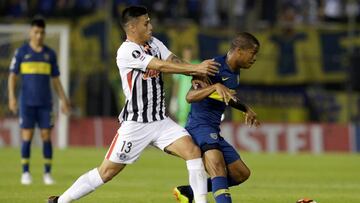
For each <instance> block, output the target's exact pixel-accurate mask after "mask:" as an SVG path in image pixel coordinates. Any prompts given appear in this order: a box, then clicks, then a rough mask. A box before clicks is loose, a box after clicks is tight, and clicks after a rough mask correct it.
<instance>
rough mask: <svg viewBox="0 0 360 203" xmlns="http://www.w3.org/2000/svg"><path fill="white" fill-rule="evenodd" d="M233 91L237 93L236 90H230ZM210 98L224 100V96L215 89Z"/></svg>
mask: <svg viewBox="0 0 360 203" xmlns="http://www.w3.org/2000/svg"><path fill="white" fill-rule="evenodd" d="M230 91H231V92H232V93H235V90H230ZM209 98H211V99H215V100H218V101H221V102H222V101H223V98H222V97H221V96H220V95H219V94H218V93H217V92H216V91H215V92H213V93H212V94H210V95H209Z"/></svg>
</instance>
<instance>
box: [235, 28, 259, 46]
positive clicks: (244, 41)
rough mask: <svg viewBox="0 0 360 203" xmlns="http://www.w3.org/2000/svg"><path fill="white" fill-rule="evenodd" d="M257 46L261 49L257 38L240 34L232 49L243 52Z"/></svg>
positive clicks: (247, 34) (244, 33) (248, 34)
mask: <svg viewBox="0 0 360 203" xmlns="http://www.w3.org/2000/svg"><path fill="white" fill-rule="evenodd" d="M255 46H257V47H258V48H260V42H259V40H258V39H256V37H255V36H254V35H252V34H250V33H248V32H241V33H239V34H238V35H237V36H236V37H235V38H234V39H233V40H232V42H231V46H230V49H231V50H234V49H235V48H240V49H242V50H247V49H251V48H254V47H255Z"/></svg>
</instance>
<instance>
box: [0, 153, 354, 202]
mask: <svg viewBox="0 0 360 203" xmlns="http://www.w3.org/2000/svg"><path fill="white" fill-rule="evenodd" d="M19 151H20V150H19V149H13V148H2V149H0V175H1V177H0V202H1V203H42V202H46V199H47V197H48V196H49V195H54V194H60V193H61V192H63V191H64V190H66V188H67V187H69V186H70V185H71V184H72V183H73V181H75V180H76V178H77V177H79V176H80V175H81V174H83V173H84V172H86V171H88V170H89V169H92V168H94V167H95V166H97V165H98V164H99V163H100V162H101V161H102V159H103V157H104V155H105V152H106V150H105V149H96V148H70V149H67V150H64V151H62V150H55V159H54V162H53V165H54V168H53V174H54V178H55V179H56V181H57V184H56V185H53V186H44V185H43V183H42V171H43V167H42V156H41V149H39V148H33V150H32V159H31V172H32V175H33V184H32V185H31V186H22V185H21V184H20V173H21V167H20V159H19V157H20V152H19ZM241 155H242V157H243V159H244V160H245V162H246V163H247V165H248V166H249V167H250V169H251V171H252V175H251V177H250V179H249V180H248V181H247V182H246V183H244V184H243V185H240V186H237V187H233V188H231V193H232V198H233V202H236V203H241V202H244V203H265V202H266V203H295V202H296V200H297V199H299V198H302V197H310V198H313V199H315V200H316V201H317V202H318V203H340V202H341V203H342V202H345V203H359V202H360V155H359V154H325V155H310V154H298V155H289V154H253V153H242V154H241ZM187 182H188V181H187V171H186V167H185V162H184V161H182V160H181V159H178V158H175V157H172V156H169V155H166V154H164V153H162V152H161V151H158V150H155V149H148V150H146V151H145V152H144V153H143V155H142V156H141V157H140V159H139V160H138V161H137V162H136V163H135V164H134V165H130V166H127V168H125V170H124V171H122V172H121V173H120V174H119V175H118V176H117V177H116V178H115V179H113V180H112V181H111V182H109V183H107V184H106V185H104V186H102V187H101V188H99V189H98V190H97V191H96V192H94V193H92V194H91V195H89V196H87V197H85V198H83V199H81V200H80V201H78V202H80V203H81V202H88V203H99V202H101V203H171V202H175V200H174V198H173V196H172V188H173V187H174V186H176V185H181V184H186V183H187ZM209 199H210V202H214V201H213V199H212V197H211V195H210V194H209Z"/></svg>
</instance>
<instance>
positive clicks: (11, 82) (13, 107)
mask: <svg viewBox="0 0 360 203" xmlns="http://www.w3.org/2000/svg"><path fill="white" fill-rule="evenodd" d="M16 79H17V76H16V74H15V73H12V72H11V73H10V74H9V78H8V97H9V109H10V111H11V112H12V113H14V114H16V113H17V109H18V108H17V101H16V95H15V87H16Z"/></svg>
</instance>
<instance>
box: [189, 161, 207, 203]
mask: <svg viewBox="0 0 360 203" xmlns="http://www.w3.org/2000/svg"><path fill="white" fill-rule="evenodd" d="M186 166H187V169H188V171H189V183H190V186H191V188H192V190H193V192H194V200H195V203H206V195H207V192H208V191H207V175H206V172H205V167H204V164H203V162H202V159H201V158H197V159H192V160H188V161H186Z"/></svg>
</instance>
